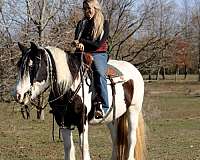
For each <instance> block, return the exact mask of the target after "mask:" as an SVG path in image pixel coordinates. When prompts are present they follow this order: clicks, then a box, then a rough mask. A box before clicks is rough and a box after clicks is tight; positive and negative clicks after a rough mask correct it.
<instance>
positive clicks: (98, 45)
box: [73, 0, 109, 118]
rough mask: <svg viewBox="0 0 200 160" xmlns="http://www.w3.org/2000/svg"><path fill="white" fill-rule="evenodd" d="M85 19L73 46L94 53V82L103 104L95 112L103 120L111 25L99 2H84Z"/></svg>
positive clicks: (105, 104) (106, 107)
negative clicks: (105, 17) (108, 40)
mask: <svg viewBox="0 0 200 160" xmlns="http://www.w3.org/2000/svg"><path fill="white" fill-rule="evenodd" d="M83 12H84V17H83V19H82V20H80V21H79V23H78V25H77V27H76V30H75V40H74V41H73V44H74V45H75V46H76V48H77V49H79V50H84V51H85V52H90V53H92V56H93V64H92V69H93V73H94V82H95V85H96V86H95V87H96V92H97V94H98V96H99V98H100V101H101V104H102V108H103V111H102V110H97V111H96V112H95V117H96V118H102V117H103V116H104V115H105V114H106V113H107V111H108V108H109V104H108V91H107V80H106V75H105V73H106V70H107V59H108V55H107V50H108V45H107V39H108V36H109V24H108V21H107V20H104V16H103V13H102V9H101V6H100V4H99V2H98V1H97V0H84V2H83Z"/></svg>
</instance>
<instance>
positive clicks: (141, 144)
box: [135, 113, 147, 160]
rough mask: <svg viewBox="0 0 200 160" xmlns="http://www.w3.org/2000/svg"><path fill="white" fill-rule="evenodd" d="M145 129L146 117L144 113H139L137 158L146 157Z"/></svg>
mask: <svg viewBox="0 0 200 160" xmlns="http://www.w3.org/2000/svg"><path fill="white" fill-rule="evenodd" d="M144 136H145V130H144V119H143V115H142V113H140V114H139V119H138V127H137V130H136V139H137V141H136V146H135V160H145V159H146V154H147V152H146V144H145V137H144Z"/></svg>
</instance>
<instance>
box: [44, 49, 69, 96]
mask: <svg viewBox="0 0 200 160" xmlns="http://www.w3.org/2000/svg"><path fill="white" fill-rule="evenodd" d="M46 48H47V49H49V50H50V52H51V54H52V56H53V59H54V61H55V67H56V74H57V84H58V86H57V87H58V91H59V92H60V93H61V94H62V93H64V92H66V91H67V90H68V89H69V88H70V86H71V85H72V75H71V72H70V70H69V66H68V63H67V61H68V55H67V53H65V52H64V51H63V50H61V49H59V48H56V47H51V46H48V47H46Z"/></svg>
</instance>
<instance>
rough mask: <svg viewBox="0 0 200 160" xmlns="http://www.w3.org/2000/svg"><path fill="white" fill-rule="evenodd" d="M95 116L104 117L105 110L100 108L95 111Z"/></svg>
mask: <svg viewBox="0 0 200 160" xmlns="http://www.w3.org/2000/svg"><path fill="white" fill-rule="evenodd" d="M94 116H95V118H96V119H101V118H103V111H100V110H97V111H95V113H94Z"/></svg>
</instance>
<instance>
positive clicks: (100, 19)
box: [83, 0, 104, 40]
mask: <svg viewBox="0 0 200 160" xmlns="http://www.w3.org/2000/svg"><path fill="white" fill-rule="evenodd" d="M83 3H87V4H88V5H89V6H90V7H91V6H92V7H94V8H95V15H94V17H93V20H94V27H93V29H92V37H93V40H95V39H97V38H98V37H99V36H100V35H101V34H102V32H103V25H104V16H103V13H102V8H101V5H100V4H99V2H98V1H97V0H84V2H83Z"/></svg>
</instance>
